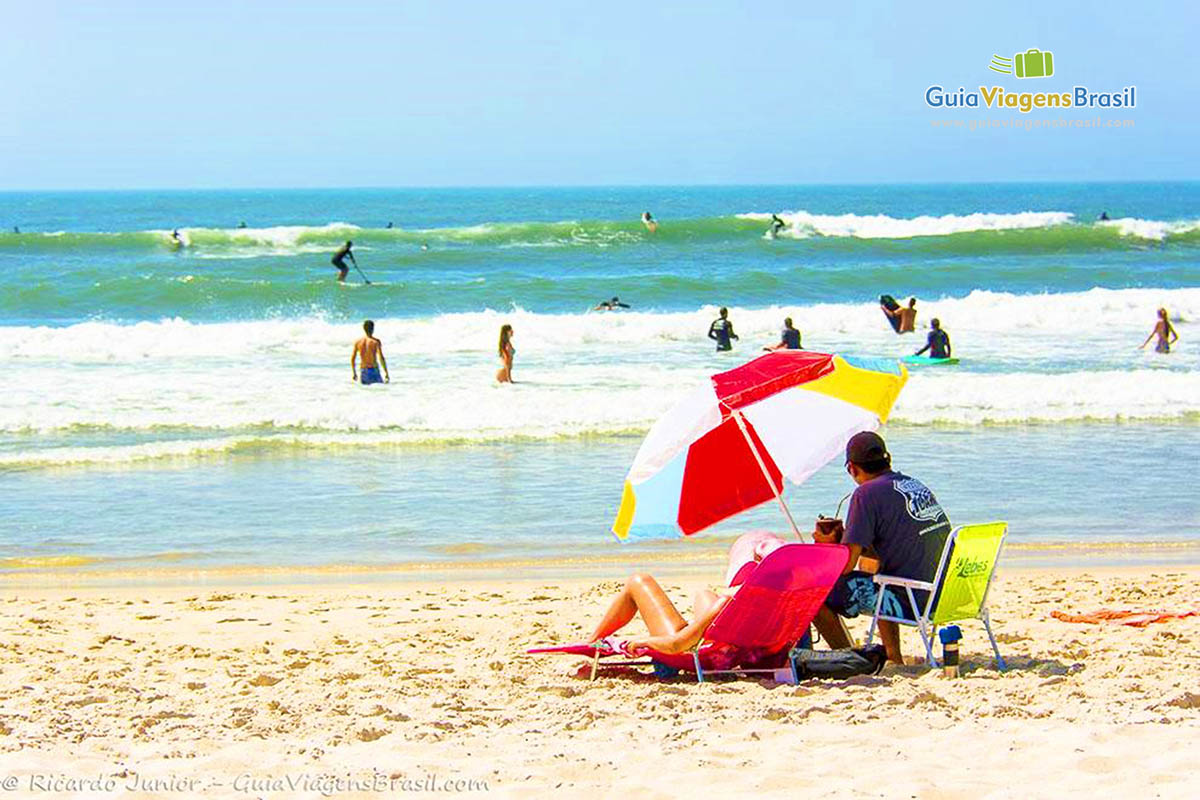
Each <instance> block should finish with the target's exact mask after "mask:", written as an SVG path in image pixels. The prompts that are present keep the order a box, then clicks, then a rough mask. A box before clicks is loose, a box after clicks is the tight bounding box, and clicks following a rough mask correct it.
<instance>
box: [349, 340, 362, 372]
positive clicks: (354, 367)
mask: <svg viewBox="0 0 1200 800" xmlns="http://www.w3.org/2000/svg"><path fill="white" fill-rule="evenodd" d="M361 347H362V342H355V343H354V352H353V353H351V354H350V374H351V375H353V376H354V380H358V351H359V348H361Z"/></svg>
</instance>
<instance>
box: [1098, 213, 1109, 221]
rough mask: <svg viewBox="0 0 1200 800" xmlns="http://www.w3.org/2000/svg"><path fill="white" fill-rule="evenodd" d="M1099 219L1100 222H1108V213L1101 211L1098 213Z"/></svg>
mask: <svg viewBox="0 0 1200 800" xmlns="http://www.w3.org/2000/svg"><path fill="white" fill-rule="evenodd" d="M1099 219H1100V221H1101V222H1108V212H1107V211H1101V212H1100V217H1099Z"/></svg>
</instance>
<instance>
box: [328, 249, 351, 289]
mask: <svg viewBox="0 0 1200 800" xmlns="http://www.w3.org/2000/svg"><path fill="white" fill-rule="evenodd" d="M353 246H354V242H349V241H348V242H346V243H345V244H344V245H342V246H341V247H339V248H338V249H337V252H335V253H334V254H333V258H331V259H330V263H331V264H333V265H334V266H335V267H337V269H338V283H345V282H346V275H347V274H349V272H350V268H349V267H347V266H346V258H347V257H349V258H350V260H351V261H352V262H353V263H354V266H356V267H357V266H358V261H357V260H355V258H354V253H352V252H351V251H350V248H352V247H353Z"/></svg>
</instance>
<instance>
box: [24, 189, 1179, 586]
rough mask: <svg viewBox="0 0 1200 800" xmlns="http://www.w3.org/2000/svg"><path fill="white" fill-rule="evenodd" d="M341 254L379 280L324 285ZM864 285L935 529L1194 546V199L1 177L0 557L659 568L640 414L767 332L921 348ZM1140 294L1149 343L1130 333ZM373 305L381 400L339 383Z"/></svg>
mask: <svg viewBox="0 0 1200 800" xmlns="http://www.w3.org/2000/svg"><path fill="white" fill-rule="evenodd" d="M646 210H649V211H650V212H651V213H652V214H653V215H654V217H655V218H656V219H657V220H659V228H658V230H657V231H656V232H654V233H651V232H649V231H647V230H646V229H645V228H644V227H643V226H642V225H641V223H640V222H639V216H640V215H641V213H642V212H643V211H646ZM1102 212H1107V214H1108V216H1109V217H1110V219H1109V220H1108V221H1100V220H1099V219H1098V217H1099V215H1100V214H1101V213H1102ZM771 214H778V215H779V216H780V217H781V218H782V219H783V220H784V221H785V223H786V227H785V228H784V229H783V230H782V231H781V232H780V234H779V235H778V236H777V237H774V238H772V237H770V236H768V235H767V228H768V227H769V220H770V217H771ZM243 223H244V225H245V227H239V226H240V225H242V224H243ZM389 223H391V225H392V227H388V226H389ZM18 228H19V232H16V229H18ZM175 229H178V231H179V238H180V240H181V244H179V243H176V242H175V241H174V240H173V238H172V236H171V231H172V230H175ZM347 239H351V240H353V241H354V252H355V254H356V256H357V260H358V264H359V266H360V267H361V268H362V273H363V274H365V276H366V277H367V278H369V279H370V281H371V283H370V285H367V284H366V283H364V281H363V279H362V276H361V275H360V273H359V272H357V271H355V270H352V271H351V273H350V275H349V277H348V280H347V283H346V284H345V285H338V284H337V283H336V281H335V278H336V274H337V273H336V270H335V269H334V268H333V267H332V266H331V265H330V262H329V258H330V255H331V254H332V251H333V250H334V249H335V248H336V247H337V246H338V245H339V244H341V243H342V242H344V241H345V240H347ZM883 293H887V294H892V295H895V296H896V297H897V298H899V299H900V300H901V301H905V300H906V299H907V298H908V297H909V296H916V297H917V299H918V311H919V317H918V326H919V328H921V329H924V328H925V327H926V325H927V323H928V321H929V319H930V318H932V317H938V318H940V319H941V321H942V323H943V327H945V328H946V330H947V331H948V332H949V333H950V336H951V339H952V342H953V345H954V352H955V355H956V356H959V357H960V358H961V359H962V362H961V364H960V365H958V366H956V367H938V368H934V369H926V370H924V371H921V370H914V371H913V373H912V376H911V378H910V380H909V383H908V385H907V386H906V387H905V389H904V392H903V393H902V394H901V397H900V399H899V401H898V403H897V405H896V408H895V412H894V416H893V418H892V420H891V421H890V423H889V425H888V426H887V428H886V429H885V431H884V434H885V436H886V437H887V438H888V440H889V443H890V446H891V449H892V452H893V454H894V457H895V462H896V465H897V466H898V467H899V468H902V469H903V470H904V471H906V472H908V473H910V474H913V475H915V476H917V477H920V478H922V479H923V480H925V481H926V483H928V484H929V485H930V486H931V487H932V488H933V489H934V491H935V492H937V494H938V496H939V499H940V500H941V502H942V504H943V506H945V507H946V508H947V510H948V511H949V513H950V516H951V519H952V520H954V521H961V522H966V521H978V520H983V519H991V518H1001V519H1007V520H1009V521H1010V523H1011V531H1012V532H1011V534H1010V541H1012V542H1025V543H1030V544H1038V543H1042V544H1045V545H1047V546H1050V545H1051V544H1062V543H1066V544H1071V543H1077V544H1081V545H1083V544H1089V543H1092V544H1095V543H1120V542H1128V541H1144V542H1160V543H1164V544H1170V543H1172V542H1181V541H1185V540H1187V539H1189V538H1194V537H1195V536H1196V535H1197V533H1198V532H1200V500H1197V499H1196V498H1197V494H1196V493H1195V492H1192V491H1189V490H1187V488H1186V483H1184V480H1185V477H1184V476H1181V475H1180V472H1181V470H1182V469H1183V468H1186V464H1187V463H1190V461H1189V457H1188V456H1187V453H1189V452H1195V450H1196V448H1197V447H1200V347H1197V346H1196V344H1195V339H1196V336H1197V333H1198V329H1197V327H1196V325H1195V321H1196V320H1197V319H1200V184H1196V183H1167V184H1149V183H1145V184H1142V183H1121V184H994V185H978V184H977V185H896V186H794V187H784V186H770V187H636V188H633V187H626V188H577V189H549V188H547V189H438V190H433V189H428V190H416V189H413V190H399V189H397V190H383V189H364V190H289V191H266V190H262V191H187V192H183V191H180V192H152V191H143V192H132V191H131V192H78V193H6V194H0V503H2V505H3V514H2V515H0V570H4V571H8V572H14V571H15V572H19V571H20V570H23V569H27V568H29V567H31V566H55V565H58V566H77V565H100V566H104V565H111V566H117V567H122V568H130V569H139V568H144V567H151V566H155V565H162V564H172V565H181V566H184V567H192V566H214V567H219V566H228V565H248V566H270V565H291V566H338V565H385V564H404V563H421V564H428V563H438V562H451V561H453V562H464V561H466V562H478V563H486V562H498V563H499V562H505V561H506V560H508V561H514V560H516V561H521V562H522V563H524V562H528V563H559V562H563V561H566V560H569V559H577V558H579V559H587V558H589V557H592V556H597V557H599V556H601V555H603V554H608V553H611V552H613V551H621V549H622V548H623V549H624V551H628V552H636V548H639V547H645V548H660V549H662V550H663V552H668V553H669V552H684V551H686V549H687V548H688V547H690V546H692V545H694V543H693V542H689V541H679V542H667V543H662V544H654V543H650V544H630V545H619V544H617V543H616V542H615V540H613V538H612V537H611V535H610V534H609V533H608V528H609V525H610V524H611V522H612V518H613V516H614V514H615V512H616V508H617V506H618V504H619V501H620V496H621V485H622V480H623V477H624V474H625V471H626V469H627V468H628V466H629V464H630V462H631V461H632V458H633V454H634V452H635V451H636V449H637V447H638V444H639V443H640V440H641V437H642V436H643V435H644V434H645V432H646V431H647V429H648V428H649V426H650V425H651V424H652V423H653V421H654V420H655V419H656V418H657V417H658V416H659V415H661V414H662V413H663V412H665V411H666V410H667V409H669V408H670V407H671V405H672V404H673V402H674V401H675V400H676V399H678V398H680V397H682V396H683V395H684V394H685V393H686V392H687V391H688V390H689V389H690V388H691V387H693V386H695V385H698V384H699V383H701V382H703V381H704V380H705V379H706V376H707V375H709V374H711V373H713V372H717V371H721V370H725V369H729V368H731V367H733V366H736V365H737V364H740V363H743V362H744V361H746V360H749V359H750V358H752V357H754V356H755V355H757V354H758V353H760V352H761V348H762V346H764V345H768V344H773V343H775V342H776V341H778V338H779V333H778V332H779V328H780V326H781V323H782V320H783V318H784V317H785V316H790V317H792V318H793V320H794V321H795V323H796V326H797V327H798V328H800V330H801V332H802V334H803V340H804V346H805V347H806V348H808V349H812V350H820V351H824V352H838V353H845V354H850V355H860V356H872V357H899V356H902V355H905V354H908V353H911V352H913V351H915V350H916V349H917V348H918V347H919V346H920V345H921V344H922V343H923V341H922V340H923V338H924V335H923V333H921V332H918V334H917V335H916V336H912V335H909V336H904V337H900V336H897V335H895V334H894V333H893V332H892V330H891V328H890V327H889V326H888V325H887V323H886V321H885V320H884V318H883V316H882V314H881V313H880V311H879V308H878V296H879V295H880V294H883ZM614 295H619V296H620V298H621V299H622V301H624V302H626V303H628V304H630V306H631V308H630V309H628V310H623V311H619V312H611V313H608V312H592V311H590V310H589V309H590V308H591V307H592V306H594V305H595V304H596V303H597V302H599V301H601V300H605V299H607V298H610V297H612V296H614ZM720 306H728V308H729V310H730V319H731V320H732V322H733V324H734V326H735V329H736V331H737V333H738V334H739V336H740V337H741V338H740V340H739V342H738V343H737V346H736V348H735V350H734V352H732V353H724V354H718V353H715V352H714V351H713V348H712V346H711V342H710V341H709V340H708V339H707V338H706V336H705V333H706V331H707V329H708V325H709V322H710V321H711V320H712V319H713V318H714V317H715V315H716V311H717V308H718V307H720ZM1160 306H1163V307H1166V308H1167V309H1168V310H1169V313H1170V315H1171V319H1172V320H1173V324H1174V325H1175V327H1176V328H1177V330H1178V331H1179V335H1180V341H1179V343H1178V345H1177V346H1176V347H1175V348H1174V352H1172V353H1170V354H1167V355H1162V354H1156V353H1154V352H1153V351H1152V349H1150V348H1148V349H1147V350H1145V351H1143V350H1139V349H1138V345H1139V344H1141V342H1142V341H1143V340H1144V339H1145V337H1146V336H1147V334H1148V333H1149V332H1150V330H1151V328H1152V327H1153V324H1154V321H1155V312H1156V310H1157V309H1158V308H1159V307H1160ZM365 318H372V319H374V320H376V324H377V328H376V334H377V335H378V336H379V337H380V338H381V339H382V341H383V344H384V352H385V354H386V357H387V359H388V365H389V366H390V368H391V376H392V381H391V383H390V384H388V385H385V386H374V387H362V386H358V385H356V384H353V383H352V382H351V376H350V366H349V359H350V352H351V348H352V345H353V342H354V340H355V339H356V338H357V337H358V336H359V335H361V323H362V320H363V319H365ZM504 323H510V324H512V325H513V326H514V328H515V337H514V344H515V346H516V348H517V355H516V363H515V368H514V377H515V379H516V381H517V383H516V384H514V385H511V386H499V385H497V384H496V383H495V382H494V380H493V376H494V374H495V372H496V369H497V368H498V366H499V364H498V361H497V356H496V340H497V335H498V331H499V327H500V325H501V324H504ZM850 488H851V487H850V485H849V481H848V479H847V478H846V477H845V475H844V473H843V472H842V471H841V469H840V465H837V464H835V465H833V466H832V467H831V468H828V469H826V470H825V471H823V472H821V473H819V474H818V475H817V476H815V477H814V478H813V479H812V480H811V481H810V482H808V483H807V484H805V485H804V486H801V487H790V488H789V490H788V493H787V496H788V498H789V502H790V503H791V505H792V508H793V511H794V512H795V513H796V515H797V516H798V517H799V518H801V519H809V518H811V517H813V516H815V515H816V514H817V513H818V512H824V513H830V512H831V511H832V510H833V508H834V507H835V506H836V504H837V501H838V499H839V498H840V497H841V496H842V495H843V494H845V493H846V492H848V491H849V490H850ZM781 523H782V518H781V517H780V515H779V513H778V510H777V509H774V508H772V507H769V506H768V507H763V508H760V509H756V510H754V511H752V512H750V513H748V514H746V515H743V516H742V517H738V518H736V519H734V520H730V521H727V522H725V523H722V524H721V525H719V526H717V527H716V528H715V529H713V531H711V532H706V533H704V534H701V537H702V538H704V539H706V540H711V541H718V542H719V541H724V539H725V538H727V537H729V536H731V535H733V534H736V533H737V532H739V531H741V530H746V529H750V528H757V527H780V526H781Z"/></svg>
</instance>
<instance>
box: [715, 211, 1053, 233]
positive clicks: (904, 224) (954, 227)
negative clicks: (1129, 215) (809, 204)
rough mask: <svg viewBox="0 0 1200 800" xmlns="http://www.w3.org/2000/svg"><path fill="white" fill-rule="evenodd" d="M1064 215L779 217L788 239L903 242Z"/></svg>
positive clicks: (1038, 223) (1044, 223)
mask: <svg viewBox="0 0 1200 800" xmlns="http://www.w3.org/2000/svg"><path fill="white" fill-rule="evenodd" d="M738 216H739V217H740V218H742V219H756V220H757V219H761V220H769V219H770V218H771V215H770V214H762V213H752V214H739V215H738ZM1073 216H1074V215H1072V214H1070V213H1068V212H1066V211H1024V212H1021V213H1017V214H990V213H984V212H979V213H975V214H963V215H959V214H946V215H945V216H941V217H934V216H922V217H914V218H911V219H906V218H896V217H889V216H887V215H885V214H875V215H860V214H837V215H830V214H811V213H809V212H807V211H785V212H781V213H780V214H779V217H780V218H781V219H783V221H784V222H786V223H787V227H786V228H785V229H784V230H783V231H781V232H780V235H782V236H785V237H792V238H806V237H809V236H814V235H815V236H849V237H854V238H857V239H907V238H912V237H916V236H948V235H950V234H954V233H967V232H970V231H1002V230H1016V229H1021V228H1047V227H1050V226H1052V225H1062V224H1064V223H1067V222H1070V221H1071V220H1072V219H1073Z"/></svg>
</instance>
